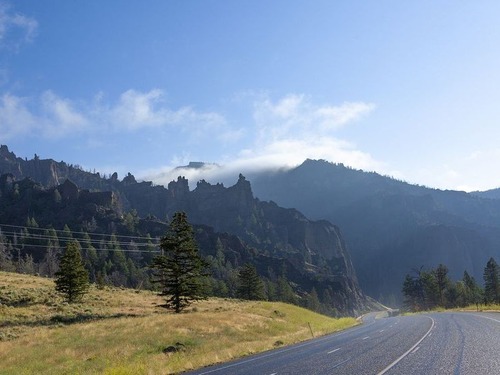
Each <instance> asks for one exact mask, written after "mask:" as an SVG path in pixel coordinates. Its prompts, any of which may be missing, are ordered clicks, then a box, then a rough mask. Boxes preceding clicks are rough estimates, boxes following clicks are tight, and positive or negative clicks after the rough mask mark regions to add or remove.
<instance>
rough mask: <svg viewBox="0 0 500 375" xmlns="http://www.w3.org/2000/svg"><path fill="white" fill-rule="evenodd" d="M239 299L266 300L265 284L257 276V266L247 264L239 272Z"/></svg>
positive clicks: (237, 294) (237, 292) (237, 293)
mask: <svg viewBox="0 0 500 375" xmlns="http://www.w3.org/2000/svg"><path fill="white" fill-rule="evenodd" d="M236 296H237V297H238V298H242V299H246V300H255V301H258V300H264V299H265V298H266V295H265V292H264V283H263V282H262V280H261V279H260V277H259V275H258V274H257V270H256V268H255V266H253V265H251V264H249V263H247V264H245V265H244V266H243V267H242V268H241V269H240V271H239V272H238V289H237V291H236Z"/></svg>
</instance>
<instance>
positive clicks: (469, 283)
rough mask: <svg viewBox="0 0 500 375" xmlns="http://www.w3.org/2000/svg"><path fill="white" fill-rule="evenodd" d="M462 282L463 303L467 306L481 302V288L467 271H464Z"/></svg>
mask: <svg viewBox="0 0 500 375" xmlns="http://www.w3.org/2000/svg"><path fill="white" fill-rule="evenodd" d="M462 282H463V284H464V305H465V306H467V305H471V304H478V303H479V302H481V295H482V290H481V288H480V287H479V285H477V283H476V280H475V279H474V277H472V276H470V275H469V273H468V272H467V271H464V277H463V279H462Z"/></svg>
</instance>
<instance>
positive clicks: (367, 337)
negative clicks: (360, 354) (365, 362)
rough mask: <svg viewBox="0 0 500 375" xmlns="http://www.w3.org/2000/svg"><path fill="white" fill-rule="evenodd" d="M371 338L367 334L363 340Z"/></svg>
mask: <svg viewBox="0 0 500 375" xmlns="http://www.w3.org/2000/svg"><path fill="white" fill-rule="evenodd" d="M369 338H370V336H366V337H363V338H362V340H367V339H369Z"/></svg>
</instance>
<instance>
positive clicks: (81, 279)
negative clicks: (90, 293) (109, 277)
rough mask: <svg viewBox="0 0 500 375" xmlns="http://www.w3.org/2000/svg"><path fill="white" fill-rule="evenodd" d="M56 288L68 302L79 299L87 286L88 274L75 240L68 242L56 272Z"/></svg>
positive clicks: (85, 291)
mask: <svg viewBox="0 0 500 375" xmlns="http://www.w3.org/2000/svg"><path fill="white" fill-rule="evenodd" d="M55 282H56V290H57V291H58V292H59V293H61V294H63V295H64V296H65V297H66V300H67V301H68V302H76V301H79V300H80V299H81V298H82V297H83V295H85V293H87V290H88V288H89V275H88V272H87V270H86V269H85V267H84V265H83V262H82V257H81V254H80V250H79V244H78V242H76V241H71V242H68V244H67V245H66V250H65V251H64V254H63V255H62V257H61V261H60V263H59V271H58V272H56V281H55Z"/></svg>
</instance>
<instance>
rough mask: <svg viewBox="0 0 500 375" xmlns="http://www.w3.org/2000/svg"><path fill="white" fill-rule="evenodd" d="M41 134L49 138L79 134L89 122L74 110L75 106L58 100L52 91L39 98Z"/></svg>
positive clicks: (61, 99)
mask: <svg viewBox="0 0 500 375" xmlns="http://www.w3.org/2000/svg"><path fill="white" fill-rule="evenodd" d="M40 101H41V106H42V107H41V108H42V118H41V119H40V121H41V122H42V123H43V125H44V127H43V133H44V134H45V135H46V136H49V137H61V136H65V135H67V134H69V133H79V132H80V131H82V130H83V129H84V128H85V127H87V126H89V124H90V122H89V120H88V119H87V118H85V116H84V115H83V114H82V113H79V112H78V110H77V109H75V104H74V103H72V102H71V101H70V100H68V99H64V98H60V97H58V96H57V95H55V94H54V93H53V92H52V91H46V92H44V93H43V94H42V96H41V98H40Z"/></svg>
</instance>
